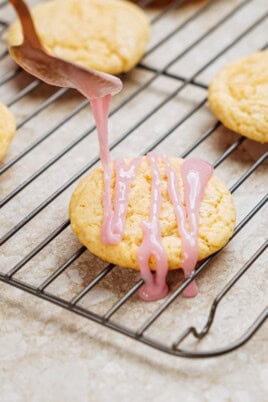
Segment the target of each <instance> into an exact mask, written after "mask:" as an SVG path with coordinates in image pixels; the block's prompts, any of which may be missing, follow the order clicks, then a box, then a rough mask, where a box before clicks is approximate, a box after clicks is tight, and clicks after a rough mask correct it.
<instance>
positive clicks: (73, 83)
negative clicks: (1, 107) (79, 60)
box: [10, 0, 122, 99]
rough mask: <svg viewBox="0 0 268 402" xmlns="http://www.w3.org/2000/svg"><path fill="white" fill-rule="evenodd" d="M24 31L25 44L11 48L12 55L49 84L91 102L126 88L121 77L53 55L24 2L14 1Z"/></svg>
mask: <svg viewBox="0 0 268 402" xmlns="http://www.w3.org/2000/svg"><path fill="white" fill-rule="evenodd" d="M10 3H12V5H13V6H14V8H15V10H16V12H17V14H18V16H19V19H20V22H21V25H22V30H23V37H24V39H23V43H22V44H21V45H19V46H12V47H10V54H11V56H13V57H14V58H15V60H16V62H17V63H18V64H19V65H20V66H21V67H22V68H23V69H24V70H26V71H27V72H28V73H30V74H32V75H34V76H35V77H37V78H39V79H40V80H42V81H44V82H46V83H47V84H51V85H55V86H59V87H67V88H75V89H77V90H78V91H79V92H81V93H82V94H83V95H84V96H85V97H86V98H88V99H96V98H100V97H104V96H106V95H109V94H111V95H115V94H117V93H118V92H120V91H121V89H122V82H121V80H120V79H119V78H117V77H114V76H112V75H110V74H106V73H102V72H99V71H95V70H91V69H88V68H85V67H81V66H79V65H77V64H74V63H71V62H68V61H65V60H63V59H60V58H58V57H55V56H51V55H50V54H48V53H47V51H46V50H45V49H44V47H43V46H42V44H41V42H40V40H39V37H38V35H37V33H36V30H35V27H34V23H33V20H32V17H31V14H30V11H29V9H28V7H27V5H26V4H25V3H24V1H23V0H10Z"/></svg>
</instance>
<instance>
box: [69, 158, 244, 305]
mask: <svg viewBox="0 0 268 402" xmlns="http://www.w3.org/2000/svg"><path fill="white" fill-rule="evenodd" d="M107 166H108V165H106V167H105V164H104V168H103V167H98V168H96V169H94V170H93V171H92V172H91V173H90V174H89V175H88V176H87V177H85V178H84V179H82V180H81V182H80V183H79V185H78V187H77V188H76V190H75V191H74V193H73V195H72V199H71V204H70V218H71V225H72V229H73V231H74V233H75V235H76V236H77V237H78V238H79V239H80V241H81V243H83V244H84V245H85V246H86V247H87V248H88V249H89V250H90V251H91V252H92V253H93V254H95V255H96V256H98V257H100V258H102V259H103V260H105V261H107V262H110V263H114V264H116V265H120V266H122V267H127V268H134V269H138V270H140V271H141V276H142V278H143V279H144V281H145V284H144V285H143V287H142V288H141V289H140V291H139V293H140V296H141V297H142V298H143V299H145V300H156V299H159V298H161V297H164V296H165V295H166V293H167V291H168V289H167V286H166V282H165V278H166V274H167V271H168V270H172V269H177V268H182V269H183V271H184V274H185V276H186V277H188V276H189V275H191V273H192V271H193V269H194V268H195V265H196V263H197V261H200V260H202V259H204V258H206V257H208V256H209V255H211V254H212V253H214V252H215V251H217V250H219V249H220V248H222V247H223V246H224V245H225V244H226V243H227V242H228V240H229V238H230V237H231V235H232V233H233V230H234V226H235V215H236V214H235V207H234V202H233V198H232V196H231V194H230V192H229V191H228V190H227V188H226V186H225V184H224V183H223V182H222V181H221V180H220V179H219V178H218V177H217V176H216V175H215V174H214V172H213V169H212V167H211V166H210V165H209V164H208V163H206V162H204V161H201V160H199V159H188V160H186V161H184V160H182V159H178V158H168V157H159V156H157V155H155V154H149V155H148V156H146V157H141V158H137V159H132V160H116V161H112V162H110V163H109V168H108V167H107ZM152 271H155V273H154V274H152ZM196 294H197V286H196V284H195V283H194V282H193V283H192V284H191V285H190V286H188V288H186V289H185V295H186V296H189V297H191V296H195V295H196Z"/></svg>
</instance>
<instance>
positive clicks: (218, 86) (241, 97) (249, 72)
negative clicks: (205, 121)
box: [208, 50, 268, 143]
mask: <svg viewBox="0 0 268 402" xmlns="http://www.w3.org/2000/svg"><path fill="white" fill-rule="evenodd" d="M208 100H209V105H210V107H211V110H212V111H213V112H214V113H215V115H216V116H217V117H218V119H219V120H220V121H221V122H222V123H223V124H224V125H225V126H226V127H228V128H229V129H231V130H233V131H235V132H237V133H239V134H242V135H244V136H246V137H248V138H251V139H252V140H255V141H259V142H261V143H264V142H268V50H266V51H263V52H258V53H254V54H251V55H250V56H247V57H244V58H242V59H240V60H238V61H235V62H233V63H230V64H228V65H227V66H226V67H224V68H223V69H222V70H221V71H220V72H219V74H218V75H217V76H216V77H215V78H214V79H213V81H212V83H211V84H210V87H209V96H208Z"/></svg>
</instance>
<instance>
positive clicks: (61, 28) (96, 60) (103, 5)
mask: <svg viewBox="0 0 268 402" xmlns="http://www.w3.org/2000/svg"><path fill="white" fill-rule="evenodd" d="M31 12H32V16H33V19H34V22H35V27H36V30H37V33H38V35H39V37H40V39H41V41H42V44H43V45H44V47H45V48H46V50H47V51H48V52H49V53H51V54H53V55H55V56H58V57H61V58H63V59H65V60H68V61H71V62H74V63H78V64H80V65H83V66H84V67H88V68H92V69H95V70H99V71H103V72H106V73H110V74H119V73H122V72H126V71H129V70H130V69H131V68H133V67H134V66H135V64H137V62H138V61H139V60H140V58H141V57H142V55H143V53H144V51H145V47H146V44H147V42H148V39H149V31H150V27H149V22H148V20H147V18H146V16H145V14H144V12H143V11H142V10H141V9H140V8H139V7H137V6H136V5H134V4H131V3H128V2H126V1H123V0H122V1H118V0H52V1H48V2H46V3H42V4H38V5H37V6H34V7H33V8H32V10H31ZM22 40H23V36H22V31H21V27H20V23H19V22H18V21H16V22H14V23H13V24H12V25H11V26H10V28H9V31H8V35H7V41H8V44H9V46H14V45H19V44H21V43H22Z"/></svg>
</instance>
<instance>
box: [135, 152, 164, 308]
mask: <svg viewBox="0 0 268 402" xmlns="http://www.w3.org/2000/svg"><path fill="white" fill-rule="evenodd" d="M147 157H148V159H149V161H150V164H151V169H152V191H151V193H152V196H151V208H150V220H149V222H145V221H143V222H142V228H143V240H142V243H141V246H140V248H139V251H138V263H139V267H140V271H141V277H142V278H143V279H144V281H145V284H144V285H143V286H142V287H141V288H140V289H139V295H140V297H141V298H142V299H143V300H148V301H152V300H158V299H160V298H162V297H165V296H166V294H167V292H168V287H167V284H166V275H167V271H168V261H167V256H166V252H165V249H164V247H163V244H162V240H161V232H160V226H159V214H160V209H161V188H160V185H161V181H160V174H159V169H158V165H157V157H156V156H155V154H153V153H150V154H148V156H147ZM152 256H153V257H154V258H155V262H156V274H155V275H153V274H152V273H151V270H150V267H149V260H150V257H152Z"/></svg>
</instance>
